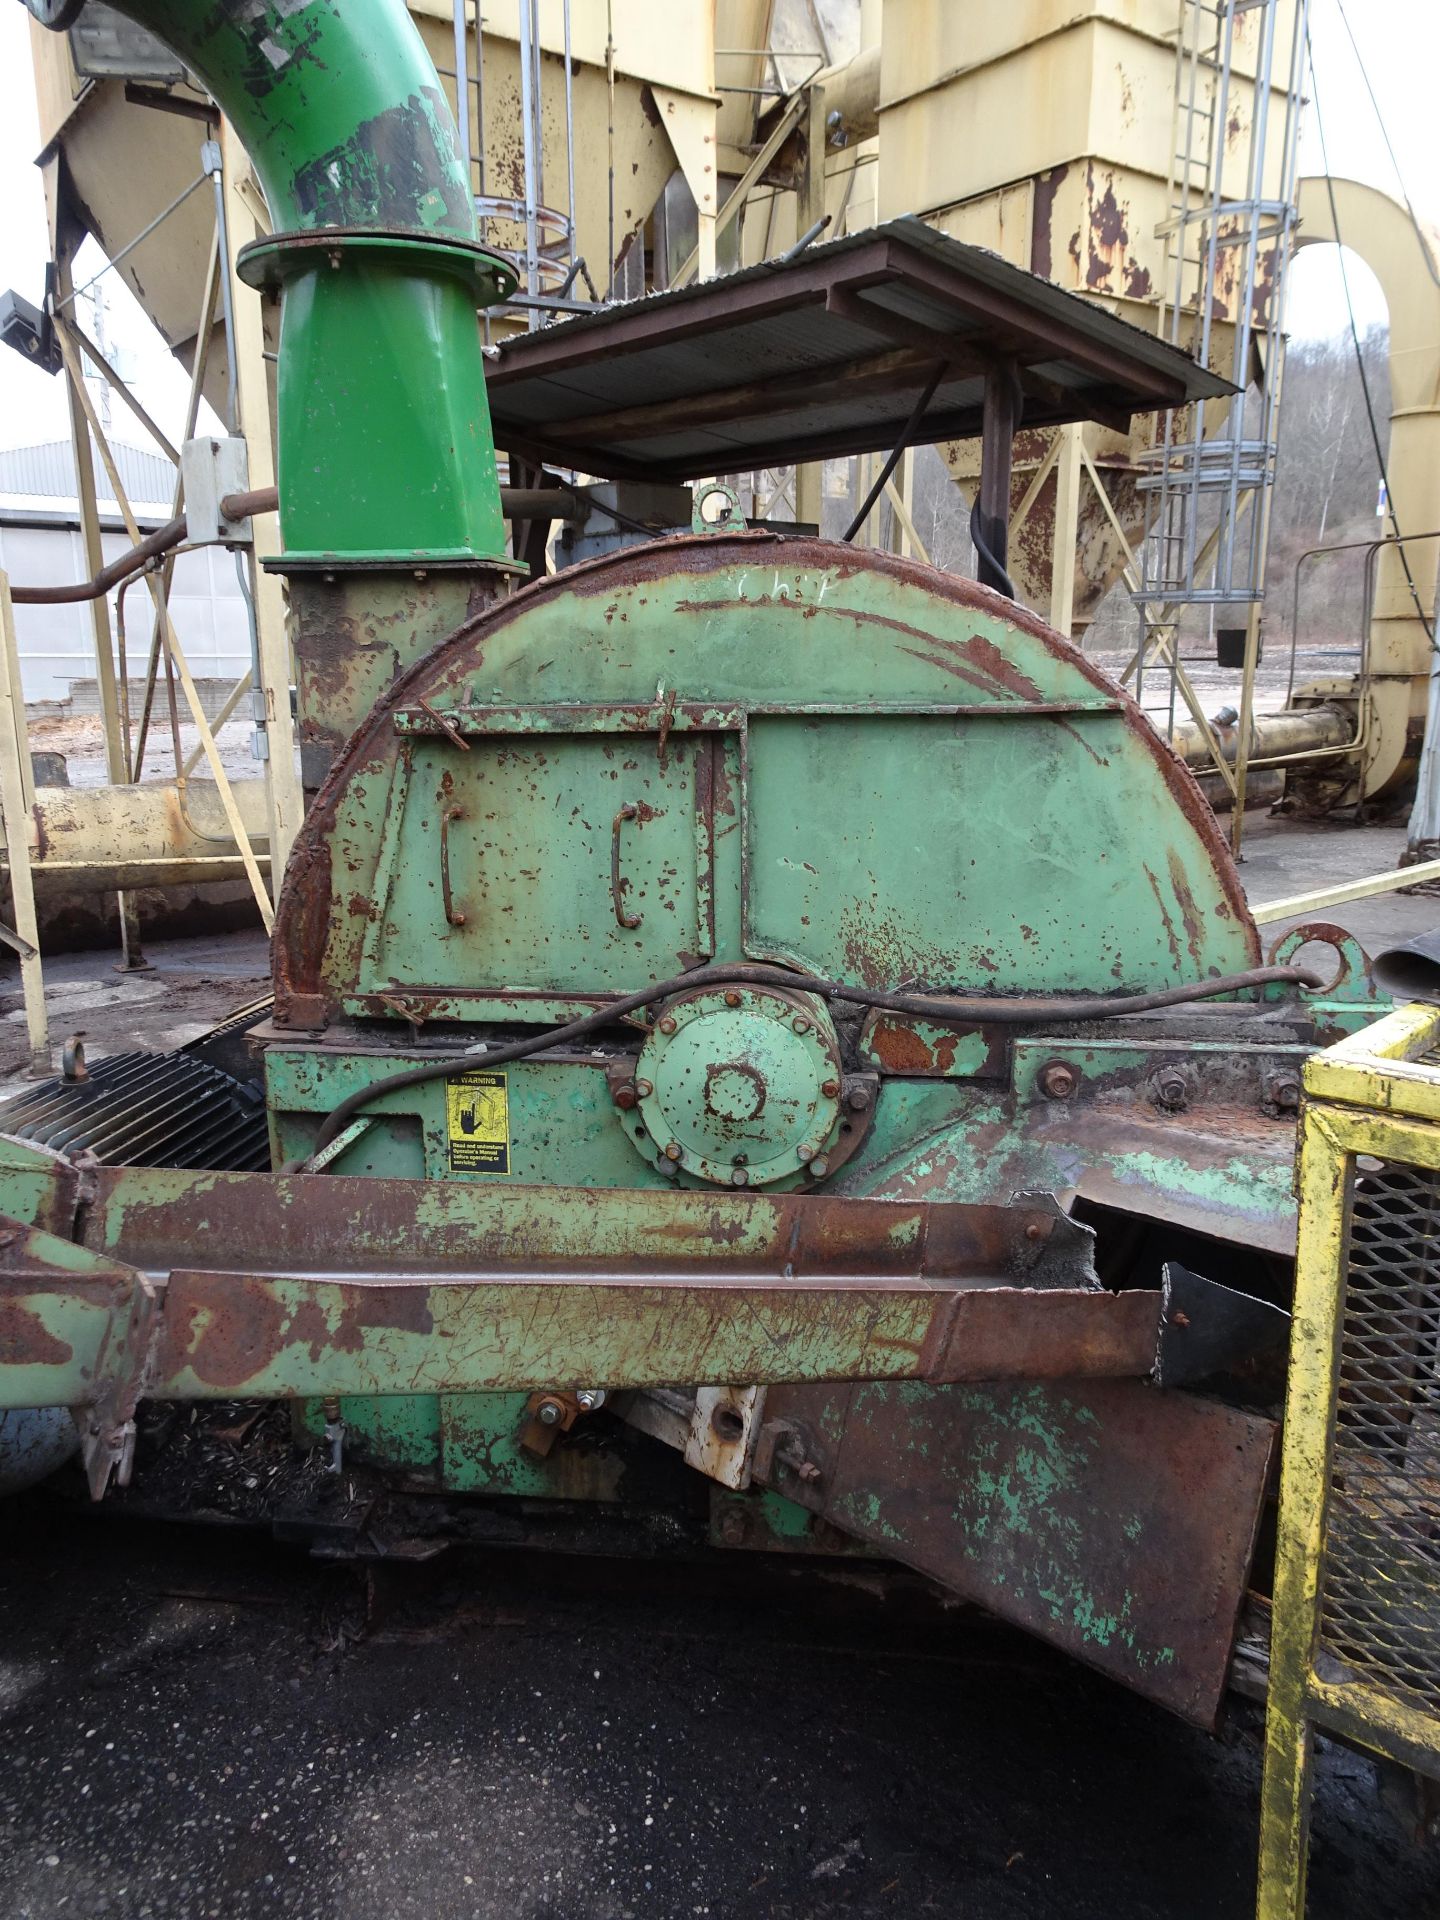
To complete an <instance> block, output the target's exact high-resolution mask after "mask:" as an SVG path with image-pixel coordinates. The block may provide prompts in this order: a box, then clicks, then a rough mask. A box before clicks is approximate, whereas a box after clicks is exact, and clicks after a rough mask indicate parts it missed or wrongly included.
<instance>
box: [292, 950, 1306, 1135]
mask: <svg viewBox="0 0 1440 1920" xmlns="http://www.w3.org/2000/svg"><path fill="white" fill-rule="evenodd" d="M727 985H735V986H748V987H779V988H781V989H789V990H791V991H793V992H798V993H813V994H818V995H819V996H820V997H821V998H822V999H826V1000H841V1001H847V1002H849V1003H850V1004H851V1005H854V1006H862V1007H878V1008H882V1009H883V1010H885V1011H886V1012H890V1013H904V1014H910V1015H912V1016H914V1017H916V1018H918V1019H923V1020H933V1021H935V1022H936V1023H937V1024H938V1025H940V1026H983V1025H986V1024H987V1023H989V1024H995V1025H1001V1026H1036V1025H1047V1026H1048V1025H1052V1024H1060V1023H1068V1022H1070V1021H1077V1022H1080V1021H1084V1022H1089V1021H1092V1020H1114V1019H1118V1018H1121V1017H1123V1016H1125V1015H1127V1014H1135V1013H1152V1012H1156V1011H1158V1010H1159V1009H1161V1008H1163V1007H1181V1006H1190V1005H1193V1004H1194V1003H1195V1002H1196V1001H1200V1000H1213V999H1215V998H1217V997H1218V996H1219V995H1221V994H1227V993H1244V992H1247V991H1248V990H1249V989H1251V988H1252V987H1263V986H1289V987H1297V986H1298V987H1318V986H1320V985H1321V976H1320V975H1319V974H1318V973H1316V972H1315V971H1314V969H1313V968H1311V967H1301V966H1267V967H1250V968H1248V969H1247V970H1246V971H1245V972H1244V973H1230V974H1221V975H1215V976H1212V977H1211V978H1209V979H1205V980H1195V981H1190V982H1188V983H1186V984H1185V985H1183V986H1178V987H1161V988H1157V989H1156V990H1155V991H1154V992H1151V993H1127V994H1113V995H1106V994H1081V995H1078V996H1072V997H1070V998H1068V999H1045V998H1040V997H1036V998H1034V999H1025V998H1004V997H1001V996H998V995H997V996H993V997H991V996H987V995H984V994H971V995H965V994H934V995H932V994H915V993H886V992H883V991H881V990H879V989H877V988H874V987H851V986H846V985H844V984H843V983H842V982H841V981H838V980H822V979H820V978H818V977H817V976H816V975H815V974H810V973H791V972H790V971H789V969H788V968H784V967H772V966H766V965H763V964H760V965H756V964H753V963H747V962H743V961H741V962H733V963H732V962H729V961H721V962H718V963H716V964H713V965H711V966H706V967H696V968H694V969H693V970H692V971H691V972H689V973H682V974H676V975H675V976H674V978H672V979H669V980H657V981H654V982H653V983H652V984H651V985H650V986H647V987H641V988H640V989H639V991H638V992H636V993H630V994H626V995H625V997H624V998H623V999H621V1000H615V1001H612V1002H611V1003H610V1005H609V1006H605V1007H601V1008H600V1009H599V1010H598V1011H597V1012H595V1013H587V1014H584V1015H582V1017H581V1018H580V1019H578V1020H568V1021H566V1023H565V1024H564V1025H563V1026H559V1027H547V1028H546V1029H545V1030H544V1031H543V1032H540V1033H530V1034H527V1035H526V1036H525V1037H524V1039H522V1040H510V1041H507V1042H504V1043H502V1044H501V1045H499V1046H494V1047H489V1046H487V1047H483V1048H474V1047H467V1048H466V1049H465V1050H464V1051H463V1052H460V1053H448V1052H447V1053H445V1054H443V1055H441V1056H440V1057H438V1058H437V1059H434V1060H427V1061H426V1062H425V1063H424V1065H423V1066H418V1067H404V1068H402V1069H401V1071H400V1072H399V1073H392V1074H387V1075H386V1076H385V1078H384V1079H383V1080H375V1081H372V1082H371V1083H370V1085H369V1086H366V1087H358V1088H357V1089H356V1090H355V1092H354V1093H351V1094H347V1095H346V1097H345V1099H343V1100H342V1101H341V1102H340V1104H339V1105H338V1106H337V1107H335V1108H333V1109H332V1111H331V1112H330V1113H328V1114H327V1115H326V1117H325V1119H324V1120H323V1121H322V1122H321V1124H320V1131H319V1133H318V1134H317V1135H316V1138H315V1141H314V1143H313V1145H312V1146H311V1148H310V1150H309V1152H308V1153H307V1154H297V1155H296V1156H295V1157H294V1158H292V1159H290V1160H287V1161H286V1162H285V1164H284V1166H283V1167H281V1169H280V1171H281V1172H282V1173H304V1172H306V1171H307V1170H308V1169H309V1168H310V1166H311V1163H312V1162H313V1161H314V1160H315V1159H316V1157H317V1156H318V1155H319V1154H321V1153H323V1152H324V1150H325V1149H326V1147H328V1146H329V1145H330V1143H331V1141H332V1140H334V1139H336V1138H337V1136H338V1135H339V1134H341V1133H343V1132H344V1130H345V1128H346V1127H347V1126H348V1125H349V1123H350V1122H351V1121H352V1120H353V1119H355V1118H356V1116H357V1115H358V1114H359V1113H361V1112H362V1111H363V1110H364V1108H366V1107H368V1106H369V1104H370V1102H371V1101H372V1100H378V1099H380V1098H381V1097H382V1096H383V1095H385V1094H390V1093H400V1092H402V1091H403V1090H404V1089H405V1088H406V1087H419V1086H423V1085H424V1084H425V1083H426V1082H427V1081H430V1080H448V1079H449V1078H450V1076H451V1075H452V1074H454V1073H456V1072H457V1071H461V1070H463V1069H464V1068H465V1067H466V1066H467V1065H471V1066H478V1067H482V1068H487V1069H488V1068H490V1067H501V1066H505V1065H506V1064H508V1062H510V1061H511V1060H523V1059H525V1058H527V1057H528V1056H529V1055H530V1054H533V1053H543V1052H544V1051H545V1050H546V1049H547V1048H549V1047H557V1046H573V1045H574V1044H575V1043H576V1042H577V1041H580V1040H588V1039H589V1038H591V1036H592V1035H594V1034H597V1033H600V1032H602V1031H603V1030H604V1029H605V1028H606V1027H609V1026H613V1025H614V1024H615V1023H616V1022H617V1021H619V1020H621V1019H623V1018H624V1017H625V1015H627V1014H630V1013H638V1012H639V1010H640V1009H641V1008H642V1007H648V1006H652V1005H654V1003H655V1002H656V1001H657V1000H668V999H669V998H670V996H671V995H672V994H675V993H681V992H691V993H693V992H696V991H698V990H699V989H701V988H704V987H716V986H727ZM1270 1010H1271V1009H1269V1008H1267V1007H1265V1006H1264V1005H1262V1006H1260V1007H1259V1008H1256V1009H1253V1010H1252V1012H1251V1014H1250V1015H1249V1017H1252V1018H1253V1017H1254V1014H1255V1013H1261V1014H1264V1013H1267V1012H1269V1011H1270ZM331 1164H332V1165H333V1162H332V1163H331ZM316 1171H317V1172H318V1171H321V1169H318V1168H317V1169H316Z"/></svg>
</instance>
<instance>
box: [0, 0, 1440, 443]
mask: <svg viewBox="0 0 1440 1920" xmlns="http://www.w3.org/2000/svg"><path fill="white" fill-rule="evenodd" d="M680 3H681V4H694V5H698V4H700V3H701V0H680ZM959 3H961V4H966V5H980V4H984V3H985V0H959ZM1281 4H1282V5H1283V4H1285V0H1281ZM1345 6H1346V12H1347V14H1348V17H1349V20H1350V25H1351V26H1352V28H1353V29H1354V32H1355V37H1356V39H1357V41H1358V42H1359V46H1360V50H1361V54H1362V56H1363V58H1364V62H1365V66H1366V68H1367V70H1368V72H1369V74H1370V78H1371V81H1372V83H1373V85H1374V88H1375V92H1376V94H1377V96H1378V98H1379V102H1380V106H1381V109H1382V111H1383V112H1384V114H1385V117H1386V125H1387V128H1388V131H1389V135H1390V142H1391V144H1392V146H1393V147H1394V149H1395V155H1396V159H1397V160H1398V162H1399V167H1400V172H1401V174H1402V176H1403V178H1404V182H1405V185H1406V187H1407V188H1408V190H1409V194H1410V197H1411V199H1412V200H1413V202H1414V203H1415V206H1416V209H1417V211H1418V212H1419V213H1420V214H1421V215H1422V217H1425V218H1427V219H1431V220H1434V221H1435V222H1436V223H1437V224H1440V142H1437V140H1436V137H1435V121H1436V104H1435V75H1436V73H1437V71H1440V4H1437V0H1345ZM1339 7H1340V0H1312V9H1311V14H1312V37H1313V41H1314V47H1315V65H1316V77H1317V89H1318V96H1319V105H1320V110H1321V114H1322V116H1323V122H1324V131H1325V144H1326V148H1327V150H1328V156H1329V161H1330V167H1331V170H1332V171H1333V172H1335V173H1337V174H1349V175H1351V176H1352V177H1354V178H1356V179H1359V180H1364V181H1367V182H1369V183H1370V184H1372V185H1374V186H1377V187H1383V188H1385V189H1386V190H1387V191H1390V192H1395V191H1396V190H1397V183H1396V175H1395V169H1394V167H1393V166H1392V164H1391V162H1390V159H1389V156H1388V155H1387V153H1386V150H1385V142H1384V139H1383V137H1382V135H1381V131H1380V127H1379V124H1378V121H1377V119H1376V115H1375V113H1374V111H1373V110H1372V108H1371V106H1370V102H1369V100H1368V98H1367V96H1366V93H1365V88H1364V85H1363V83H1362V81H1361V78H1360V74H1359V71H1358V69H1357V67H1356V63H1355V58H1354V55H1353V53H1352V51H1351V47H1350V42H1349V39H1348V37H1347V35H1346V32H1345V28H1344V25H1343V22H1342V18H1341V14H1340V11H1339ZM37 146H38V137H37V134H36V129H35V106H34V100H33V97H32V93H31V82H30V53H29V41H28V31H27V23H26V16H25V12H24V9H23V8H22V7H21V6H20V5H18V4H16V0H0V290H3V289H4V288H6V287H14V288H16V289H17V290H18V291H19V292H21V293H23V294H25V295H26V297H27V298H29V299H31V300H34V301H38V300H39V298H40V295H41V293H42V290H43V286H44V267H45V259H46V253H47V248H46V241H45V213H44V199H43V195H42V193H41V190H40V177H39V174H38V173H37V172H36V170H35V168H34V166H33V164H32V162H33V160H34V156H35V152H36V148H37ZM1300 169H1301V172H1302V173H1320V172H1321V171H1323V167H1322V162H1321V151H1320V140H1319V137H1318V129H1317V124H1316V115H1315V112H1314V110H1313V108H1312V109H1311V110H1310V111H1308V112H1307V114H1306V116H1305V121H1304V125H1303V133H1302V141H1301V155H1300ZM1337 259H1338V256H1337V254H1336V252H1335V250H1334V249H1332V248H1318V247H1317V248H1311V249H1306V250H1305V251H1303V252H1302V253H1301V254H1300V256H1299V257H1298V259H1297V261H1296V264H1295V267H1294V270H1293V275H1292V279H1291V290H1290V297H1289V315H1288V318H1289V330H1290V332H1291V335H1292V337H1295V336H1299V337H1311V338H1313V337H1317V336H1324V335H1328V334H1333V333H1336V332H1339V331H1341V330H1342V329H1344V327H1345V326H1346V313H1345V304H1344V298H1343V292H1342V289H1341V285H1340V276H1339V271H1338V267H1337V264H1336V263H1337ZM103 265H104V261H103V258H102V257H101V255H100V254H99V252H98V249H96V248H95V246H94V244H93V243H88V244H87V248H86V251H85V254H84V256H83V257H82V261H81V266H82V268H83V269H84V271H83V272H82V273H81V274H79V275H77V277H78V278H84V277H85V274H86V273H93V272H96V271H98V270H99V269H100V268H101V267H102V266H103ZM1348 271H1349V280H1350V292H1351V295H1352V298H1353V299H1354V302H1355V306H1356V310H1357V317H1358V319H1359V321H1360V324H1361V326H1362V327H1363V326H1368V325H1373V324H1377V323H1379V324H1383V323H1384V319H1385V305H1384V301H1383V300H1382V299H1381V297H1380V291H1379V288H1378V286H1377V285H1376V283H1375V280H1374V278H1373V276H1372V275H1371V274H1370V272H1369V270H1368V268H1366V267H1365V266H1364V265H1363V263H1361V262H1359V261H1358V260H1355V259H1354V257H1353V256H1351V257H1350V260H1349V269H1348ZM1417 271H1419V266H1418V262H1417ZM101 285H102V286H103V287H104V288H105V290H106V300H107V310H106V313H105V315H104V324H105V327H106V331H107V335H108V339H109V342H110V344H111V345H112V347H113V348H114V350H115V352H116V354H117V356H118V357H119V359H120V360H121V361H122V363H123V364H122V365H121V367H120V371H121V372H122V373H123V374H125V376H126V377H127V378H129V379H130V380H131V381H132V382H133V384H134V385H135V387H136V389H137V391H138V392H139V393H140V396H141V398H142V400H143V401H144V403H145V404H146V405H147V406H148V407H149V409H150V411H151V412H152V413H153V414H154V415H155V417H156V419H157V420H158V421H159V423H160V425H161V426H162V427H163V428H164V429H165V430H166V431H167V432H169V433H171V434H172V435H174V434H175V433H178V432H179V430H180V426H181V423H182V419H183V413H184V404H185V392H186V384H187V383H186V380H185V378H184V376H183V374H182V373H181V372H180V370H179V368H178V367H177V366H176V364H175V362H174V361H173V360H172V359H171V357H170V355H169V354H168V353H167V352H166V350H165V348H164V346H163V344H162V343H161V342H160V340H159V337H158V336H157V335H156V334H155V333H154V332H153V331H152V330H151V329H150V328H149V326H148V324H147V323H146V321H145V319H144V316H143V315H142V314H141V312H140V309H139V307H138V306H137V305H136V303H135V302H134V301H133V300H132V299H131V298H130V296H129V294H128V293H127V292H126V289H125V287H124V284H123V282H122V281H121V280H120V277H119V275H118V274H113V273H112V274H107V275H106V276H105V278H104V280H103V281H102V282H101ZM86 317H87V319H88V321H89V322H90V325H89V327H87V330H91V331H93V324H94V314H93V309H92V310H91V311H90V313H89V314H88V315H87V316H86ZM127 421H128V417H127ZM119 424H120V423H119V422H118V420H117V426H118V425H119ZM67 431H68V429H67V425H66V414H65V406H64V398H63V395H62V393H61V391H60V382H59V380H58V379H54V380H52V379H51V378H49V377H48V376H47V375H45V374H43V373H40V372H38V371H37V370H36V369H35V368H33V367H30V366H27V365H26V364H25V362H24V361H23V360H21V359H20V357H19V355H18V354H15V353H10V352H5V351H3V350H0V446H3V447H13V446H25V445H28V444H30V443H32V442H34V441H37V440H48V439H57V438H60V437H62V436H63V435H64V434H65V433H66V432H67ZM120 437H123V438H126V439H133V440H136V441H143V437H144V436H143V434H142V433H141V431H140V429H139V428H138V427H136V428H133V429H132V428H131V427H130V425H129V424H128V423H127V424H126V425H125V426H124V427H123V429H122V431H121V435H120Z"/></svg>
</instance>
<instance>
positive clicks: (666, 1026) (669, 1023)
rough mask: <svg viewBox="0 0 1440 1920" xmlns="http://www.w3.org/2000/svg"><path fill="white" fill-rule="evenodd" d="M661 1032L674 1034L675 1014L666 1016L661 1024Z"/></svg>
mask: <svg viewBox="0 0 1440 1920" xmlns="http://www.w3.org/2000/svg"><path fill="white" fill-rule="evenodd" d="M660 1031H661V1033H674V1031H675V1016H674V1014H673V1013H667V1014H666V1015H665V1017H664V1019H663V1020H662V1021H661V1022H660Z"/></svg>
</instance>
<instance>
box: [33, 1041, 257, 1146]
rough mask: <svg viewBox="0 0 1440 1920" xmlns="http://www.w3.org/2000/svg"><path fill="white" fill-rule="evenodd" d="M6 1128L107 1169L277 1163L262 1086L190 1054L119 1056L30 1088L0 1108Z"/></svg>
mask: <svg viewBox="0 0 1440 1920" xmlns="http://www.w3.org/2000/svg"><path fill="white" fill-rule="evenodd" d="M205 1037H206V1038H209V1037H210V1036H208V1035H207V1036H205ZM0 1133H10V1134H14V1135H16V1136H17V1137H18V1138H20V1139H22V1140H33V1141H35V1142H36V1143H37V1144H38V1145H41V1146H46V1147H53V1148H54V1149H55V1150H56V1152H58V1153H67V1154H68V1153H75V1152H78V1151H80V1150H81V1149H84V1150H85V1151H87V1152H89V1153H92V1154H93V1155H94V1156H95V1158H96V1159H97V1160H99V1161H101V1162H102V1163H104V1164H105V1165H107V1166H135V1167H206V1168H212V1169H216V1170H219V1171H233V1172H237V1173H262V1172H268V1171H269V1167H270V1145H269V1131H268V1126H267V1121H266V1113H265V1101H264V1098H263V1095H262V1094H261V1092H260V1089H259V1087H258V1086H254V1085H247V1084H246V1083H244V1082H242V1081H240V1080H237V1079H235V1078H234V1076H233V1075H231V1074H228V1073H225V1072H222V1071H221V1069H220V1068H219V1067H216V1066H212V1065H210V1064H209V1063H208V1062H206V1061H205V1060H202V1059H199V1058H196V1057H194V1056H193V1055H192V1053H190V1052H189V1051H183V1050H182V1051H181V1052H179V1053H112V1054H111V1055H109V1057H108V1058H106V1059H104V1060H97V1061H96V1062H95V1064H94V1065H93V1066H92V1067H91V1068H90V1069H89V1071H88V1073H87V1075H86V1077H85V1078H84V1079H83V1080H47V1081H45V1082H43V1083H42V1084H41V1085H40V1086H37V1087H31V1088H27V1089H26V1091H25V1092H24V1093H20V1094H17V1095H16V1096H15V1097H14V1098H13V1099H11V1100H7V1101H5V1102H4V1104H3V1105H0Z"/></svg>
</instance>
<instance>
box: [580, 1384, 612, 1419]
mask: <svg viewBox="0 0 1440 1920" xmlns="http://www.w3.org/2000/svg"><path fill="white" fill-rule="evenodd" d="M575 1404H576V1406H577V1407H579V1409H580V1411H581V1412H582V1413H598V1412H599V1411H600V1409H601V1407H603V1406H604V1404H605V1389H604V1387H581V1389H580V1391H579V1392H578V1393H577V1394H576V1395H575Z"/></svg>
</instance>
